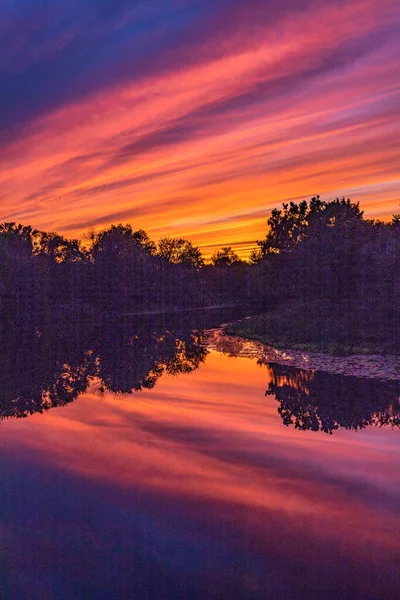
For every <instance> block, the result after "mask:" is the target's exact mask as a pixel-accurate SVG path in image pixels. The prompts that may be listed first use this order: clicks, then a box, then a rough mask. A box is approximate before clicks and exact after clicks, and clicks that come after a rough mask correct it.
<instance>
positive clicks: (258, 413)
mask: <svg viewBox="0 0 400 600" xmlns="http://www.w3.org/2000/svg"><path fill="white" fill-rule="evenodd" d="M271 383H273V373H272V372H271V371H270V370H268V369H267V368H265V367H264V366H263V367H261V366H259V365H257V362H256V361H255V360H252V359H249V358H233V357H228V356H226V355H223V354H220V353H218V352H215V351H212V352H211V353H210V354H209V355H208V356H207V358H206V361H205V364H203V365H201V366H200V368H199V369H198V370H196V371H193V372H192V373H190V374H189V375H179V376H177V377H168V376H164V377H162V378H161V379H160V380H159V381H158V383H157V386H156V387H155V388H154V389H151V390H144V391H142V392H140V393H138V394H137V395H134V396H126V395H117V396H116V395H113V394H110V393H105V394H103V395H102V396H101V397H100V396H99V394H98V393H95V392H93V391H90V390H89V391H88V392H87V393H86V394H85V395H83V396H81V397H80V398H79V399H78V400H77V401H75V402H74V403H73V404H70V405H69V406H67V407H62V408H55V409H53V410H51V411H49V412H48V413H45V414H43V415H40V414H35V415H33V416H31V417H29V418H28V419H19V420H7V421H4V422H3V423H2V425H1V428H0V452H1V462H0V464H1V473H0V474H1V480H2V485H1V496H2V501H3V502H2V506H3V507H5V509H4V508H3V514H2V517H1V521H0V528H1V532H2V539H3V543H2V545H1V554H2V557H1V562H2V564H3V565H4V568H3V571H2V588H3V589H4V590H5V591H6V592H5V597H7V598H13V599H15V600H19V599H22V598H40V599H41V600H42V599H43V600H47V599H49V600H50V599H53V598H57V600H63V599H64V598H65V599H67V598H68V600H70V599H71V598H74V599H77V600H78V599H80V598H82V599H83V598H85V599H86V598H93V599H96V600H100V599H103V598H104V599H108V598H140V599H145V598H154V599H155V598H171V599H175V598H176V599H178V598H188V599H189V598H190V599H192V598H194V599H196V598H199V599H200V598H211V599H212V598H224V599H225V598H227V599H228V598H229V599H230V598H238V599H239V598H240V599H247V598H249V599H264V598H265V599H266V598H274V599H276V598H282V599H291V598H293V599H297V598H307V599H309V598H318V599H319V598H328V599H330V598H332V599H336V598H349V599H350V598H351V599H354V598H363V599H366V598H368V599H371V600H372V599H374V600H375V599H376V598H388V599H390V598H393V599H395V598H397V597H399V596H400V584H399V582H398V577H397V565H398V560H399V558H400V541H399V536H398V533H399V525H400V522H399V521H400V519H399V509H398V507H399V496H400V485H399V484H400V472H399V463H400V460H399V459H400V446H399V434H398V431H397V430H392V429H391V428H390V427H387V428H378V427H369V428H367V429H364V430H363V431H347V430H344V429H340V430H338V431H335V432H334V435H332V436H330V435H326V434H325V433H323V432H314V431H308V430H306V431H299V430H297V429H295V428H294V427H285V426H284V425H283V423H282V419H281V416H280V415H279V414H278V412H277V408H278V403H277V401H276V399H275V398H274V397H273V396H267V397H265V395H264V394H265V390H266V389H267V388H268V386H269V385H270V384H271Z"/></svg>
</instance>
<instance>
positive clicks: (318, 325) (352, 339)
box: [225, 302, 400, 356]
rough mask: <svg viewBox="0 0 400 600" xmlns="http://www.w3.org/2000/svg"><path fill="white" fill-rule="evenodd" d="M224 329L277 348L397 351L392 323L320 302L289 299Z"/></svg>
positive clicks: (355, 352) (347, 352)
mask: <svg viewBox="0 0 400 600" xmlns="http://www.w3.org/2000/svg"><path fill="white" fill-rule="evenodd" d="M225 331H226V333H227V334H229V335H235V336H239V337H241V338H244V339H249V340H255V341H259V342H262V343H263V344H266V345H268V346H273V347H275V348H278V349H283V348H286V349H287V348H290V349H291V350H298V351H306V352H323V353H324V354H328V355H332V356H351V355H364V354H366V355H370V354H374V355H376V354H379V355H387V354H389V355H398V354H400V348H399V347H398V344H397V335H398V331H397V328H396V326H392V325H391V324H389V323H386V322H385V320H384V318H383V317H382V318H381V317H380V315H379V313H375V314H374V313H371V312H369V313H366V312H365V313H363V311H362V309H358V308H351V309H349V307H345V306H338V305H336V306H332V305H330V306H327V305H326V304H324V303H321V302H313V303H307V304H304V303H299V302H290V303H287V304H285V305H283V306H282V307H280V308H279V309H277V310H275V311H271V312H268V313H263V314H258V315H254V316H252V317H247V318H245V319H242V320H240V321H237V322H234V323H229V324H228V325H227V326H226V328H225Z"/></svg>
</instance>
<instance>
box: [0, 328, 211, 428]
mask: <svg viewBox="0 0 400 600" xmlns="http://www.w3.org/2000/svg"><path fill="white" fill-rule="evenodd" d="M0 353H1V358H0V380H1V386H0V419H5V418H12V417H14V418H21V417H26V416H28V415H31V414H33V413H36V412H43V411H45V410H48V409H50V408H52V407H56V406H64V405H66V404H68V403H70V402H72V401H73V400H75V399H76V398H77V397H78V396H79V395H80V394H82V393H83V392H85V391H86V390H87V389H88V387H89V385H90V384H92V383H94V382H96V387H97V388H98V389H99V390H100V391H111V392H118V393H124V394H130V393H133V392H135V391H140V390H142V389H145V388H147V389H149V388H152V387H154V385H155V384H156V382H157V381H158V379H159V378H160V377H161V376H162V375H163V374H164V373H166V374H169V375H177V374H179V373H190V372H191V371H193V370H194V369H197V368H198V367H199V365H200V364H201V363H202V362H203V361H204V359H205V356H206V354H207V350H206V348H205V345H204V344H203V343H202V336H201V333H200V331H199V330H198V329H192V330H190V329H189V330H188V328H187V324H186V323H184V322H183V321H182V320H180V322H179V321H178V322H177V320H176V319H175V322H173V321H172V320H169V322H160V320H158V321H157V320H155V319H153V320H151V321H149V320H148V319H146V320H144V319H142V320H141V321H137V322H135V323H132V322H127V321H122V320H117V319H114V320H112V321H108V322H107V321H106V322H105V323H104V324H103V325H102V326H101V327H88V326H87V325H86V326H85V325H82V324H81V325H80V326H79V327H77V326H69V327H68V326H66V325H65V324H64V325H62V324H60V323H58V324H57V325H55V324H54V326H50V325H49V323H46V327H43V328H41V327H40V326H39V327H37V326H33V325H32V326H28V327H27V326H26V324H25V326H24V327H23V328H21V329H20V330H18V329H13V330H12V332H10V331H7V332H3V335H2V336H1V341H0Z"/></svg>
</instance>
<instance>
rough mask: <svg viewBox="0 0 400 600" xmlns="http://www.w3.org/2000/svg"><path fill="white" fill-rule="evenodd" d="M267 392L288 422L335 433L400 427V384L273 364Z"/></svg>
mask: <svg viewBox="0 0 400 600" xmlns="http://www.w3.org/2000/svg"><path fill="white" fill-rule="evenodd" d="M269 369H270V373H271V379H272V381H271V383H270V384H269V387H268V389H267V391H266V395H274V396H275V397H276V399H277V401H278V402H279V408H278V412H279V414H280V415H281V417H282V421H283V423H284V424H285V425H287V426H289V425H293V426H294V427H295V428H296V429H301V430H311V431H324V432H325V433H330V434H331V433H332V432H333V431H335V430H336V429H339V428H344V429H355V430H357V429H364V428H365V427H368V426H370V425H377V426H380V427H382V426H384V425H390V426H392V427H400V383H399V382H398V381H380V380H377V379H366V378H360V377H351V376H344V375H333V374H329V373H323V372H313V371H304V370H301V369H296V368H294V367H288V366H283V365H277V364H271V365H269Z"/></svg>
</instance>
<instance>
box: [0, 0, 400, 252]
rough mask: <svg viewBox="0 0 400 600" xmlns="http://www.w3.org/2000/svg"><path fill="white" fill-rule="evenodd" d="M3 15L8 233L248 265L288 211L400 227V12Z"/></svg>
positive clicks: (318, 8)
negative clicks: (298, 207)
mask: <svg viewBox="0 0 400 600" xmlns="http://www.w3.org/2000/svg"><path fill="white" fill-rule="evenodd" d="M3 4H4V15H5V17H4V19H2V22H1V25H0V30H1V33H2V34H4V35H2V37H1V39H2V41H1V42H0V50H2V53H1V56H2V59H1V61H0V84H1V87H2V89H3V90H5V94H3V95H2V97H1V99H0V131H1V139H0V160H1V168H0V183H1V187H0V190H1V191H0V206H1V209H2V210H1V219H2V220H19V221H22V222H24V223H29V224H32V225H33V226H35V227H39V228H42V229H50V230H58V231H60V232H63V233H66V234H68V235H74V236H75V235H78V236H80V235H82V234H83V233H84V232H85V230H86V229H87V228H88V227H93V226H98V227H103V226H104V225H107V224H109V223H111V222H116V221H119V220H121V221H123V222H131V223H132V225H133V226H134V227H141V228H144V229H146V230H147V231H148V232H149V234H150V235H151V236H152V237H154V238H157V237H159V236H161V235H164V234H172V235H183V236H185V237H189V238H190V239H192V240H193V241H194V242H196V243H198V244H200V245H201V246H202V247H203V248H204V250H205V252H206V253H207V252H211V251H212V248H213V247H214V246H218V245H227V244H234V245H235V247H236V248H238V249H239V251H240V252H241V253H242V254H243V255H245V254H247V253H248V250H249V244H250V245H251V244H253V242H254V240H256V239H259V238H261V237H263V235H264V234H265V227H266V217H267V215H268V212H269V211H270V210H271V208H273V207H274V206H276V205H278V204H279V203H280V202H281V201H285V200H287V199H302V198H307V197H310V196H311V195H314V194H316V193H319V194H321V195H322V196H323V197H324V198H327V199H329V198H332V197H335V196H336V195H346V196H348V195H351V197H352V198H353V199H354V200H359V201H360V202H361V204H362V206H363V208H364V209H365V212H366V214H367V215H368V216H379V217H381V218H389V216H390V215H391V214H392V213H393V212H398V210H399V206H398V205H399V198H400V193H399V192H400V178H399V165H400V146H399V143H398V139H399V133H400V121H399V108H398V107H399V106H400V80H399V76H398V62H399V59H400V45H399V43H398V39H399V32H400V10H399V7H398V4H397V2H395V1H394V0H383V1H382V2H381V3H379V6H378V5H377V4H376V3H375V2H372V1H371V0H356V1H355V2H351V3H350V2H347V1H342V2H312V1H303V2H295V1H294V0H287V1H286V2H280V3H278V2H275V1H272V2H261V1H260V0H250V1H249V2H246V3H243V2H236V1H230V2H228V1H226V0H225V1H224V0H217V1H215V2H212V3H211V2H199V1H197V0H186V1H185V0H175V1H174V2H168V3H167V2H164V1H162V0H158V1H157V2H153V3H143V2H130V1H128V0H126V1H121V2H116V3H115V2H112V3H110V2H105V1H104V2H103V1H100V0H97V1H91V2H88V3H85V7H82V5H81V3H77V2H69V3H68V4H67V3H66V2H65V0H58V1H57V2H55V3H54V2H52V3H46V2H41V3H38V2H34V1H33V0H30V1H28V2H26V6H24V10H22V9H21V10H17V8H16V7H15V4H14V3H8V2H5V3H3ZM150 4H151V6H149V5H150Z"/></svg>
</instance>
